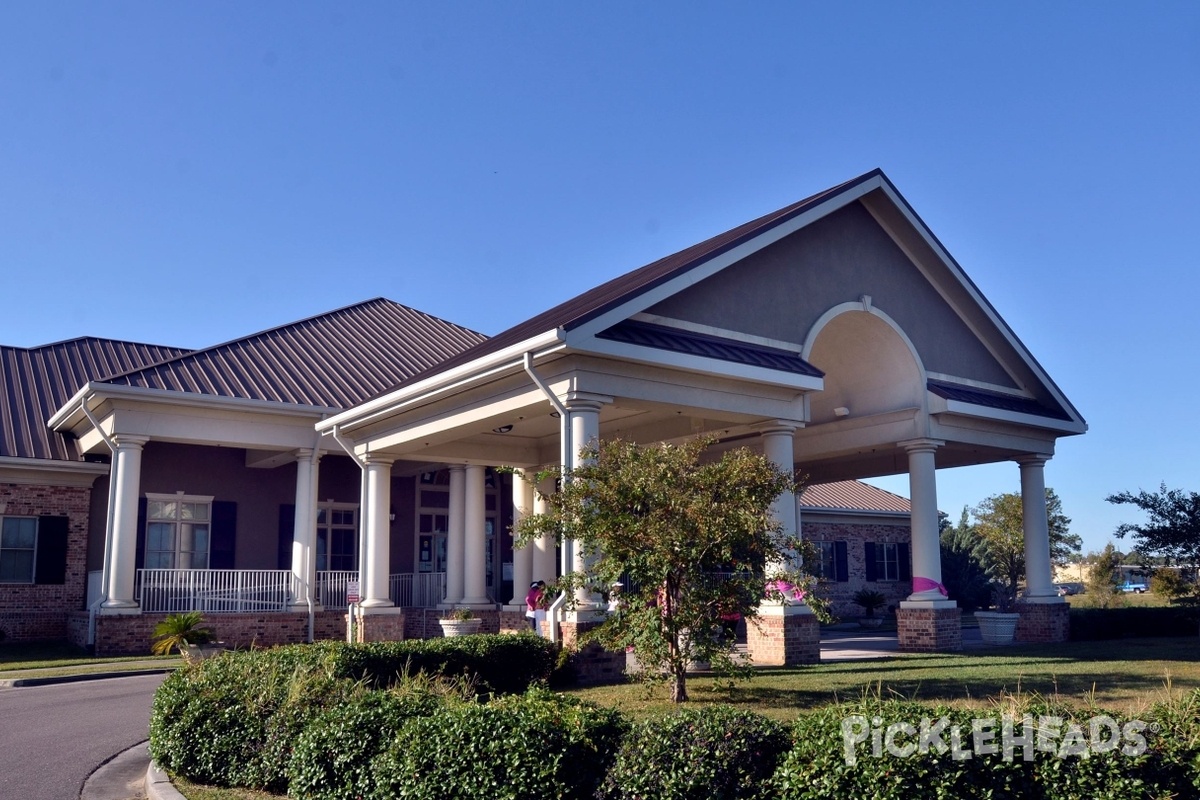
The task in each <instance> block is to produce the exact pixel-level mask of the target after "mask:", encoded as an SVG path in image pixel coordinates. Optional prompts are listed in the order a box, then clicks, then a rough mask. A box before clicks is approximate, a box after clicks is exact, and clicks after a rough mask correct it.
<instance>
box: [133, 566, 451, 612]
mask: <svg viewBox="0 0 1200 800" xmlns="http://www.w3.org/2000/svg"><path fill="white" fill-rule="evenodd" d="M357 578H358V572H357V571H355V570H328V571H321V572H318V573H317V584H316V592H315V596H314V599H315V600H316V601H317V602H318V603H320V605H321V606H322V607H324V608H327V609H338V608H346V607H347V606H348V605H349V604H348V603H347V602H346V589H347V585H348V584H349V582H350V581H352V580H356V579H357ZM135 591H136V596H137V600H138V604H139V605H140V606H141V608H142V611H145V612H152V613H182V612H185V611H202V612H205V613H209V614H236V613H238V612H243V613H263V612H276V611H286V610H287V609H288V606H289V604H290V603H291V601H292V598H293V597H295V598H299V599H303V597H304V591H303V587H301V586H294V585H293V582H292V573H291V571H290V570H267V569H262V570H243V569H140V570H138V572H137V586H136V588H135ZM360 591H361V587H360ZM445 595H446V573H444V572H422V573H411V572H406V573H400V574H397V575H390V576H389V577H388V596H389V598H390V599H391V600H392V602H393V603H395V604H396V605H397V606H405V607H409V608H413V607H415V608H433V607H435V606H437V605H438V604H439V603H441V602H442V598H443V597H445Z"/></svg>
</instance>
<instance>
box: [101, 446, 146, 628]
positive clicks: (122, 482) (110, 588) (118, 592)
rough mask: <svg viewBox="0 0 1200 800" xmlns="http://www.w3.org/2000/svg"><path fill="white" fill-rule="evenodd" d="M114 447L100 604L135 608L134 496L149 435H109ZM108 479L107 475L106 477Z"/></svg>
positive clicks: (136, 534)
mask: <svg viewBox="0 0 1200 800" xmlns="http://www.w3.org/2000/svg"><path fill="white" fill-rule="evenodd" d="M113 438H114V440H115V442H116V445H117V451H116V452H115V453H113V463H112V474H115V475H116V491H115V492H113V498H114V502H115V506H116V507H115V509H114V510H113V514H112V516H111V520H112V523H111V524H112V528H110V529H109V530H108V531H107V532H106V535H107V536H108V538H109V540H110V541H111V543H112V545H111V547H110V548H109V550H110V561H109V570H108V585H107V586H106V587H105V589H106V591H105V594H106V595H107V596H108V599H106V600H105V601H104V604H103V606H102V607H103V608H137V605H138V604H137V600H135V599H134V597H133V588H134V581H135V579H136V577H137V540H138V536H141V535H142V532H141V531H139V530H138V524H137V523H138V497H139V495H140V488H141V484H142V448H143V447H144V446H145V445H146V442H148V441H150V437H149V436H125V435H117V436H115V437H113ZM110 480H111V478H110Z"/></svg>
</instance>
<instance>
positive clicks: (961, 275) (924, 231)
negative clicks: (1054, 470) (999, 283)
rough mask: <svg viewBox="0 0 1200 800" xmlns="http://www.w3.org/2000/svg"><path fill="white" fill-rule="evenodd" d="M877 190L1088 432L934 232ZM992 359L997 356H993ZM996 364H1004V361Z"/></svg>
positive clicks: (892, 195) (888, 191) (886, 189)
mask: <svg viewBox="0 0 1200 800" xmlns="http://www.w3.org/2000/svg"><path fill="white" fill-rule="evenodd" d="M879 188H881V189H882V190H883V193H884V194H885V195H886V196H887V198H888V199H889V200H890V201H891V203H892V205H893V206H895V208H896V209H897V210H898V211H899V212H900V214H901V216H903V217H904V219H905V220H907V221H908V224H909V225H910V226H912V229H913V230H915V231H916V232H917V235H918V236H920V237H921V238H922V239H923V240H924V241H925V243H926V244H927V245H928V246H929V249H930V250H932V251H933V252H934V254H935V255H936V256H937V257H938V258H939V259H940V260H941V261H942V263H943V265H944V266H945V267H946V269H947V270H949V271H950V273H951V274H952V275H953V276H954V277H955V279H956V280H957V281H958V283H959V284H960V285H961V286H962V288H963V290H964V291H966V292H967V294H968V295H969V296H970V297H971V299H972V300H974V302H975V305H976V306H977V307H978V308H979V309H981V310H982V311H983V313H984V314H985V315H986V316H987V318H988V319H989V320H990V321H991V323H992V325H993V326H994V327H995V329H996V330H998V331H1000V334H1001V336H1003V337H1004V339H1005V341H1007V342H1008V344H1009V346H1010V347H1012V348H1013V350H1014V351H1015V352H1016V353H1018V354H1020V356H1021V359H1022V360H1023V361H1024V362H1025V365H1026V366H1027V367H1028V368H1029V369H1030V371H1032V372H1033V374H1034V375H1036V376H1037V378H1038V380H1039V381H1041V383H1042V385H1043V386H1045V387H1046V389H1047V390H1049V392H1050V393H1051V394H1052V395H1054V399H1055V400H1056V401H1057V402H1058V404H1059V405H1060V406H1062V407H1063V408H1064V409H1066V410H1067V413H1069V414H1070V415H1071V416H1072V417H1073V418H1074V421H1075V422H1076V423H1078V425H1082V426H1083V428H1082V430H1079V431H1077V432H1079V433H1082V432H1083V431H1085V430H1087V425H1086V424H1085V423H1084V422H1083V418H1082V417H1080V416H1079V412H1078V411H1077V410H1076V409H1075V407H1074V406H1073V405H1071V402H1070V401H1069V400H1067V398H1066V397H1065V396H1064V395H1063V393H1062V392H1061V391H1059V388H1058V385H1057V384H1055V383H1054V381H1053V380H1051V378H1050V376H1049V375H1048V374H1046V371H1045V370H1043V369H1042V367H1041V365H1040V364H1038V362H1037V359H1035V358H1034V357H1033V353H1031V352H1029V350H1028V349H1026V347H1025V345H1024V344H1022V343H1021V340H1020V339H1018V338H1017V336H1016V334H1015V333H1014V332H1013V331H1012V329H1011V328H1009V327H1008V323H1006V322H1005V321H1004V320H1003V319H1001V318H1000V315H999V314H998V313H997V312H996V310H995V309H994V308H993V307H992V304H991V303H989V302H988V301H987V299H986V298H985V297H984V296H983V294H982V293H981V292H980V291H979V290H978V289H977V288H976V286H975V284H974V283H972V281H971V280H970V279H969V278H968V277H967V275H966V273H965V272H963V269H962V267H960V266H959V265H958V262H957V261H955V260H954V257H953V256H951V255H950V253H949V252H948V251H947V250H946V248H944V247H942V245H941V243H940V242H938V240H937V237H935V236H934V235H933V232H932V231H930V230H929V229H928V228H927V227H925V224H924V223H923V222H921V220H920V219H918V218H917V217H916V215H915V214H914V213H913V211H912V209H910V208H909V206H908V203H906V202H904V200H903V199H902V198H901V197H900V196H899V195H898V194H897V193H896V191H895V190H894V189H893V188H892V187H891V185H889V184H888V183H887V182H886V181H882V180H881V181H880V185H879ZM896 244H897V246H899V247H901V248H902V249H904V248H903V245H902V244H901V243H900V242H897V243H896ZM907 255H908V256H909V258H910V260H912V261H913V263H914V264H917V265H918V267H919V265H920V260H919V259H917V258H914V257H913V254H912V253H907ZM934 286H935V288H936V286H937V284H936V283H934ZM939 293H940V292H939ZM968 327H970V323H968ZM976 335H977V336H978V331H977V332H976ZM979 338H980V340H981V341H983V342H984V345H985V346H986V344H987V340H986V337H982V336H980V337H979ZM989 349H990V348H989ZM993 355H997V354H995V353H993ZM998 360H1000V361H1001V363H1003V359H998Z"/></svg>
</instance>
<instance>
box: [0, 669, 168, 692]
mask: <svg viewBox="0 0 1200 800" xmlns="http://www.w3.org/2000/svg"><path fill="white" fill-rule="evenodd" d="M175 669H176V668H175V667H167V668H164V669H141V670H124V671H121V672H88V673H83V674H81V675H55V676H49V677H45V678H7V679H4V680H0V689H14V688H17V687H20V686H48V685H50V684H52V683H77V682H79V681H99V680H107V679H109V678H131V677H135V676H137V675H163V674H166V673H168V672H174V671H175Z"/></svg>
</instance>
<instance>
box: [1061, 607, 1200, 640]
mask: <svg viewBox="0 0 1200 800" xmlns="http://www.w3.org/2000/svg"><path fill="white" fill-rule="evenodd" d="M1198 630H1200V627H1198V625H1197V617H1196V611H1195V610H1194V609H1190V608H1182V607H1179V606H1146V607H1137V606H1134V607H1132V608H1072V609H1071V639H1072V640H1075V641H1081V642H1084V641H1100V640H1106V639H1128V638H1137V637H1144V636H1196V634H1197V631H1198Z"/></svg>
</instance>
